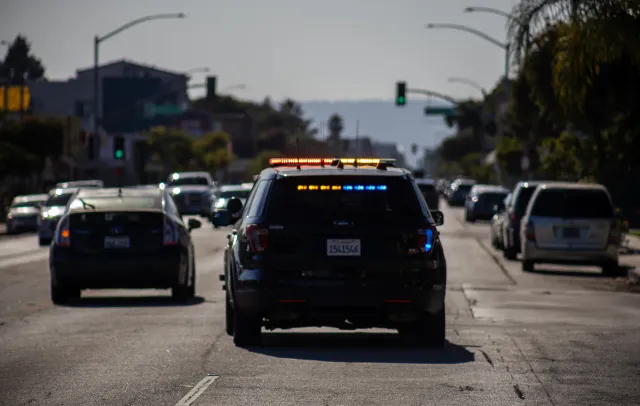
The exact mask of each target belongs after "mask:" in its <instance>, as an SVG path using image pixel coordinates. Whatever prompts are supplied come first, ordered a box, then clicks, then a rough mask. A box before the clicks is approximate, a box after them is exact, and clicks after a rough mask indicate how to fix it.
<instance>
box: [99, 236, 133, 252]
mask: <svg viewBox="0 0 640 406" xmlns="http://www.w3.org/2000/svg"><path fill="white" fill-rule="evenodd" d="M104 247H105V248H108V249H126V248H129V237H104Z"/></svg>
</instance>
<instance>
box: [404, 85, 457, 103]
mask: <svg viewBox="0 0 640 406" xmlns="http://www.w3.org/2000/svg"><path fill="white" fill-rule="evenodd" d="M407 93H417V94H423V95H425V96H431V97H435V98H437V99H442V100H444V101H448V102H449V103H451V104H455V105H458V104H460V102H459V101H458V100H456V99H454V98H453V97H451V96H447V95H446V94H442V93H438V92H434V91H431V90H425V89H407Z"/></svg>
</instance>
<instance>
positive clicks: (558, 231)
mask: <svg viewBox="0 0 640 406" xmlns="http://www.w3.org/2000/svg"><path fill="white" fill-rule="evenodd" d="M520 241H521V252H522V270H523V271H533V270H534V266H535V264H537V263H550V264H568V265H595V266H599V267H601V268H602V272H603V273H604V274H607V275H614V274H617V273H618V271H619V267H618V247H619V244H620V229H619V227H618V222H617V221H616V215H615V211H614V208H613V204H612V202H611V197H610V196H609V192H608V191H607V189H606V187H604V186H603V185H596V184H582V183H554V184H541V185H538V187H537V188H536V190H535V192H534V193H533V196H532V197H531V200H530V201H529V204H528V206H527V210H526V212H525V215H524V216H523V218H522V222H521V228H520Z"/></svg>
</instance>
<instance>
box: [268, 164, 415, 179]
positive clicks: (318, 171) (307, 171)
mask: <svg viewBox="0 0 640 406" xmlns="http://www.w3.org/2000/svg"><path fill="white" fill-rule="evenodd" d="M269 171H273V172H275V173H276V174H277V175H281V176H284V177H294V176H404V175H407V174H410V173H409V171H407V170H406V169H402V168H394V167H387V168H386V169H383V170H381V169H376V167H374V166H358V167H354V166H350V165H345V166H344V168H343V169H340V168H337V167H335V166H325V167H324V168H323V167H321V166H305V165H301V166H300V169H297V168H296V167H295V166H277V167H274V168H267V169H265V170H264V171H262V173H263V174H264V175H268V174H269V173H271V172H269Z"/></svg>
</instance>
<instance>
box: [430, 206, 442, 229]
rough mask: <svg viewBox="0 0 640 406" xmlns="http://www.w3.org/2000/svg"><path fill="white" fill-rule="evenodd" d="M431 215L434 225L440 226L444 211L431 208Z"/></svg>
mask: <svg viewBox="0 0 640 406" xmlns="http://www.w3.org/2000/svg"><path fill="white" fill-rule="evenodd" d="M431 217H433V222H434V223H435V224H436V226H441V225H443V224H444V213H442V212H441V211H440V210H431Z"/></svg>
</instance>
